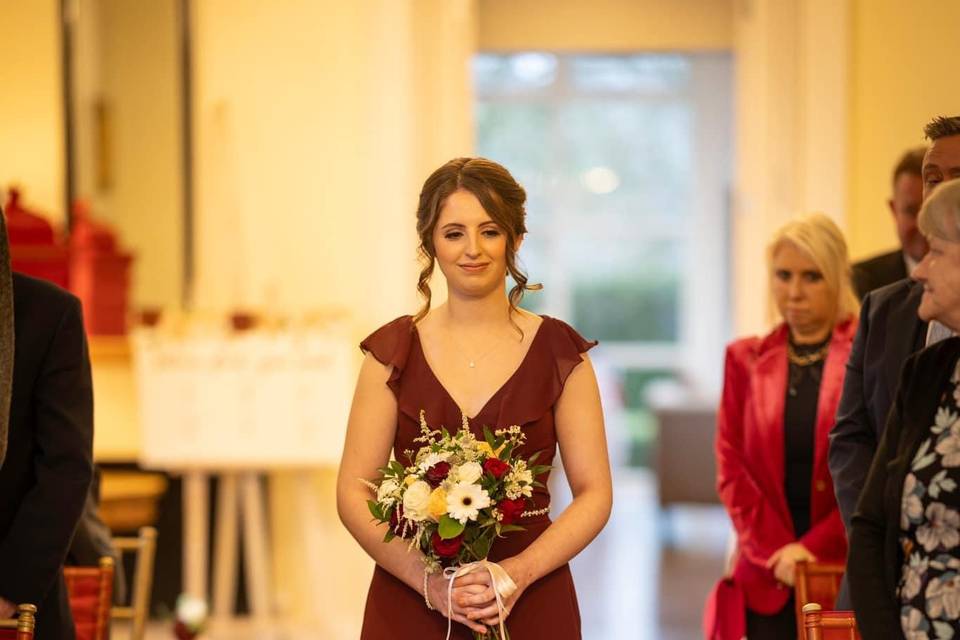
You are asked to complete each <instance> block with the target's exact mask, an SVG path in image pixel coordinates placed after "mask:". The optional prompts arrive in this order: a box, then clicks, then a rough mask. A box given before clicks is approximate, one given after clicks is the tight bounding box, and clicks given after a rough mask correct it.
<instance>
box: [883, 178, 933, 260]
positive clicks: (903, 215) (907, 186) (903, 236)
mask: <svg viewBox="0 0 960 640" xmlns="http://www.w3.org/2000/svg"><path fill="white" fill-rule="evenodd" d="M922 203H923V179H922V178H921V177H920V176H918V175H916V174H913V173H901V174H900V175H899V176H897V181H896V182H895V183H894V185H893V197H892V198H891V199H890V202H889V205H890V212H891V213H893V222H894V224H895V225H896V227H897V237H898V238H900V246H901V247H902V248H903V250H904V252H906V254H907V255H908V256H910V257H911V258H912V259H914V260H916V261H917V262H920V261H921V260H922V259H923V256H924V254H926V253H927V248H928V247H927V239H926V238H924V237H923V234H922V233H920V230H919V229H918V228H917V214H918V213H920V205H921V204H922Z"/></svg>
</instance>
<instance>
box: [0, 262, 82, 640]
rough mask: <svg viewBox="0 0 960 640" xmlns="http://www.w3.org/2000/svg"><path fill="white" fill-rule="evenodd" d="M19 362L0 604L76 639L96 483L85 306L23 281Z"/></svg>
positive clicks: (2, 489)
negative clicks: (73, 557) (66, 564)
mask: <svg viewBox="0 0 960 640" xmlns="http://www.w3.org/2000/svg"><path fill="white" fill-rule="evenodd" d="M13 303H14V330H15V341H16V342H15V353H14V366H13V397H12V401H11V408H10V431H9V439H8V448H7V457H6V460H5V462H4V463H3V467H0V596H2V597H3V598H6V599H7V600H10V601H11V602H14V603H25V602H30V603H34V604H36V605H37V607H38V609H39V611H38V614H37V628H36V638H38V639H41V640H43V639H50V640H53V639H56V640H64V639H70V638H73V637H74V629H73V619H72V618H71V616H70V609H69V605H68V602H67V598H66V589H65V587H64V583H63V573H62V565H63V559H64V556H65V555H66V553H67V548H68V547H69V545H70V539H71V537H72V536H73V532H74V528H75V527H76V525H77V520H78V519H79V517H80V513H81V511H82V510H83V505H84V501H85V500H86V497H87V490H88V488H89V486H90V480H91V476H92V444H93V389H92V381H91V376H90V362H89V357H88V354H87V342H86V337H85V335H84V330H83V320H82V315H81V310H80V302H79V300H77V299H76V298H75V297H74V296H72V295H70V294H69V293H67V292H66V291H63V290H62V289H60V288H59V287H57V286H55V285H52V284H50V283H47V282H44V281H41V280H36V279H34V278H29V277H27V276H24V275H21V274H14V276H13Z"/></svg>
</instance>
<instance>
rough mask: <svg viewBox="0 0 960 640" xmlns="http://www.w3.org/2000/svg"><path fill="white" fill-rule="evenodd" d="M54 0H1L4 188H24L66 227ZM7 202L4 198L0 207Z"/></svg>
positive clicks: (0, 176) (0, 166)
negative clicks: (17, 185) (16, 185)
mask: <svg viewBox="0 0 960 640" xmlns="http://www.w3.org/2000/svg"><path fill="white" fill-rule="evenodd" d="M58 7H59V3H58V2H56V0H32V1H30V2H22V1H21V0H0V43H2V60H0V87H3V99H2V100H0V190H2V191H3V192H4V193H5V192H6V189H7V188H8V187H9V186H10V184H11V183H16V184H19V185H21V186H22V188H23V191H24V199H25V200H26V204H27V205H28V206H30V207H31V208H34V209H38V210H40V211H41V212H42V213H43V214H45V215H47V216H48V217H49V218H50V219H51V221H53V222H54V223H56V224H58V225H62V224H63V222H64V221H65V219H66V217H65V211H64V197H65V196H64V189H65V183H64V163H65V160H64V140H63V137H64V133H63V132H64V128H63V103H62V101H63V94H62V91H61V87H60V82H61V64H60V13H59V8H58ZM5 203H6V197H5V196H4V198H3V201H2V202H0V205H2V204H5Z"/></svg>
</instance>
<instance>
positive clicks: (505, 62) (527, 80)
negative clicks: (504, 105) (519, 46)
mask: <svg viewBox="0 0 960 640" xmlns="http://www.w3.org/2000/svg"><path fill="white" fill-rule="evenodd" d="M556 79H557V57H556V56H555V55H553V54H550V53H533V52H531V53H517V54H513V55H478V56H475V57H474V59H473V81H474V86H475V87H476V88H477V89H478V90H479V91H486V92H492V93H499V94H505V95H508V94H511V93H521V92H524V91H530V90H536V89H541V88H543V87H547V86H549V85H551V84H553V82H554V81H555V80H556Z"/></svg>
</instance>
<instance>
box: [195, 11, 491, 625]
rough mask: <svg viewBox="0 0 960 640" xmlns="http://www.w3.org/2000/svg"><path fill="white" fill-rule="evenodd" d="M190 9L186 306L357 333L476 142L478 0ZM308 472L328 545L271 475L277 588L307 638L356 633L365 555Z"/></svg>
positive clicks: (328, 485) (408, 304)
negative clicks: (438, 184)
mask: <svg viewBox="0 0 960 640" xmlns="http://www.w3.org/2000/svg"><path fill="white" fill-rule="evenodd" d="M193 7H194V11H195V14H194V16H193V17H194V27H195V34H194V38H195V39H194V47H195V49H194V50H195V52H196V58H195V103H194V122H195V132H196V146H195V148H196V185H197V188H196V200H195V206H196V217H197V218H196V219H197V260H198V262H197V267H198V278H197V282H196V289H195V305H196V306H197V307H198V308H199V309H202V310H213V311H225V310H229V309H233V308H237V307H245V308H250V309H254V310H261V309H269V310H270V311H271V312H274V313H276V312H280V313H283V312H287V313H292V314H301V313H307V312H316V311H327V312H338V311H339V312H343V313H345V314H347V316H348V317H349V318H350V321H351V323H352V326H353V327H354V331H355V337H356V339H357V341H358V342H359V339H360V338H361V337H362V336H363V335H365V334H366V333H367V332H369V331H372V330H373V329H374V328H375V327H377V326H379V325H380V324H382V323H384V322H386V321H388V320H390V319H392V318H394V317H396V316H398V315H401V314H404V313H409V312H411V311H413V310H415V308H416V305H417V302H416V297H415V292H416V289H415V284H416V275H417V271H418V267H417V263H416V260H415V247H416V238H415V233H414V223H415V219H414V212H415V210H416V202H417V195H418V193H419V188H420V185H421V184H422V182H423V180H424V178H425V177H426V175H427V174H428V173H429V171H430V170H432V169H433V168H435V167H436V166H438V165H439V164H441V163H442V162H444V161H446V160H447V159H449V158H450V157H453V156H455V155H462V154H469V153H470V151H471V149H472V123H471V120H470V93H469V76H468V69H469V64H468V61H469V55H470V54H471V52H472V51H473V49H474V20H475V17H474V7H473V3H472V2H471V1H469V0H410V1H407V2H396V1H395V0H379V1H370V2H356V3H350V2H348V3H317V2H310V1H306V0H304V1H297V0H288V1H285V2H279V3H263V2H260V1H258V0H241V1H237V0H204V1H202V2H195V3H193ZM357 358H358V361H359V358H360V353H359V351H357ZM339 444H340V443H331V446H339ZM314 481H315V489H316V493H317V500H316V503H315V504H312V505H310V506H311V509H313V510H315V511H316V512H318V513H320V514H321V515H322V516H323V518H322V520H323V525H322V531H318V532H314V535H316V536H319V537H321V538H322V539H323V540H324V543H323V544H322V545H317V546H313V547H311V548H310V549H307V548H305V544H306V540H305V539H304V537H303V528H302V517H301V516H302V515H303V514H304V509H303V508H300V506H298V504H297V502H296V500H295V498H294V486H295V480H294V478H293V477H291V476H289V475H286V474H275V475H274V476H272V477H271V480H270V495H271V502H270V508H271V525H272V531H271V534H272V536H273V551H274V565H273V566H274V572H275V576H276V584H275V588H274V592H275V594H276V598H277V601H278V606H279V609H280V613H281V615H283V616H284V617H285V618H287V619H301V620H308V621H311V620H312V621H313V622H319V624H320V625H322V628H323V633H322V635H319V636H318V637H325V638H355V637H357V636H358V634H359V623H360V620H361V617H362V611H363V603H364V598H365V592H366V587H367V585H368V583H369V579H370V574H371V570H372V563H371V561H370V560H369V558H367V557H366V555H365V554H364V553H363V552H362V550H361V549H360V548H359V546H358V545H356V543H355V542H354V541H353V540H352V539H351V538H350V537H349V535H348V534H347V532H346V531H345V530H344V529H343V527H342V526H341V525H340V523H339V521H338V519H337V516H336V510H335V501H334V488H335V472H334V470H332V469H328V470H323V471H318V472H317V473H316V475H315V478H314ZM301 506H302V505H301ZM310 558H315V559H317V560H318V561H319V562H320V563H321V570H316V569H313V568H311V567H310V566H308V565H309V559H310ZM332 576H336V578H333V577H332Z"/></svg>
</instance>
